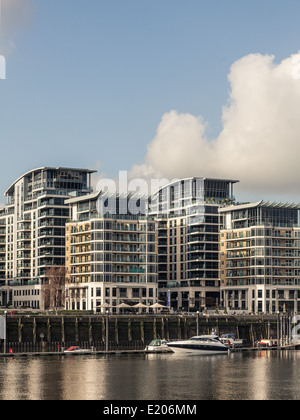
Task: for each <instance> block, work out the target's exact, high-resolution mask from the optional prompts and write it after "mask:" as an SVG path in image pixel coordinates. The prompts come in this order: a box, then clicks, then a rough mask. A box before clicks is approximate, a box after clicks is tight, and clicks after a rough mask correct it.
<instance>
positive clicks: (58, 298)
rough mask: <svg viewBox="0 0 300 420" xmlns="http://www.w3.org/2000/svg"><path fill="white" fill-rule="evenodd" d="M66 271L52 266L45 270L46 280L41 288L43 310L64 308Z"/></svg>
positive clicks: (60, 267) (61, 267) (62, 267)
mask: <svg viewBox="0 0 300 420" xmlns="http://www.w3.org/2000/svg"><path fill="white" fill-rule="evenodd" d="M65 283H66V269H65V267H64V266H58V265H53V266H52V267H49V268H48V269H47V270H46V279H45V283H44V285H43V287H42V293H43V302H44V309H55V310H56V311H57V310H58V309H59V308H64V307H65Z"/></svg>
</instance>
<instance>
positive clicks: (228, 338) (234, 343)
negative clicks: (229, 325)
mask: <svg viewBox="0 0 300 420" xmlns="http://www.w3.org/2000/svg"><path fill="white" fill-rule="evenodd" d="M220 341H222V343H223V344H225V345H228V346H229V347H230V348H237V347H243V344H244V342H243V340H240V339H237V338H236V337H235V335H234V334H222V335H221V337H220Z"/></svg>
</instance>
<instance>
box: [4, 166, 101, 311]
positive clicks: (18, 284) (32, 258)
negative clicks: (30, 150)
mask: <svg viewBox="0 0 300 420" xmlns="http://www.w3.org/2000/svg"><path fill="white" fill-rule="evenodd" d="M92 172H93V171H90V170H87V169H76V168H50V167H42V168H38V169H34V170H32V171H30V172H27V173H26V174H24V175H23V176H21V177H20V178H18V179H17V180H16V181H15V182H14V183H13V184H12V185H11V186H10V187H9V188H8V190H7V191H6V193H5V195H6V197H7V204H6V206H5V207H4V208H3V209H1V211H0V305H2V306H6V305H11V306H12V307H13V308H27V307H30V308H41V307H42V285H43V283H44V280H45V277H46V272H47V268H49V267H51V266H54V265H58V266H64V265H65V223H66V221H67V219H68V218H69V217H70V215H69V206H68V205H66V204H65V200H66V199H67V198H70V196H81V195H83V194H87V193H90V192H91V174H92Z"/></svg>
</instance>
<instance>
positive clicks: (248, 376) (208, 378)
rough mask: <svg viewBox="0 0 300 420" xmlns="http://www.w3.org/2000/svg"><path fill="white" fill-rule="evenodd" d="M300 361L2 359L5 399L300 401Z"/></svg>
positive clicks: (279, 356)
mask: <svg viewBox="0 0 300 420" xmlns="http://www.w3.org/2000/svg"><path fill="white" fill-rule="evenodd" d="M299 361H300V353H299V352H293V351H286V352H268V351H261V352H253V353H236V354H231V355H221V356H202V357H201V356H189V357H186V356H183V355H177V354H150V355H122V356H117V355H114V356H95V355H92V356H72V355H70V356H67V357H60V356H57V357H54V358H50V357H36V358H35V357H32V358H17V357H16V358H9V359H0V399H1V400H26V399H27V400H29V399H32V400H47V399H48V400H60V399H63V400H154V401H155V400H229V399H236V400H237V399H240V400H242V399H243V400H247V399H248V400H249V399H251V400H261V399H266V400H267V399H285V400H286V399H299V397H300V364H299Z"/></svg>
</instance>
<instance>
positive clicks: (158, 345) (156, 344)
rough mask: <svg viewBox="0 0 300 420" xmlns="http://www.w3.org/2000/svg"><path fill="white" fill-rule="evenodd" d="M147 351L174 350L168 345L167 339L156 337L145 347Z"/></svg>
mask: <svg viewBox="0 0 300 420" xmlns="http://www.w3.org/2000/svg"><path fill="white" fill-rule="evenodd" d="M145 350H146V351H153V352H156V351H157V352H165V351H167V352H168V351H169V352H170V351H172V350H171V349H170V348H169V347H168V346H167V340H161V339H156V340H152V341H151V342H150V343H149V344H148V345H147V346H146V348H145Z"/></svg>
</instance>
